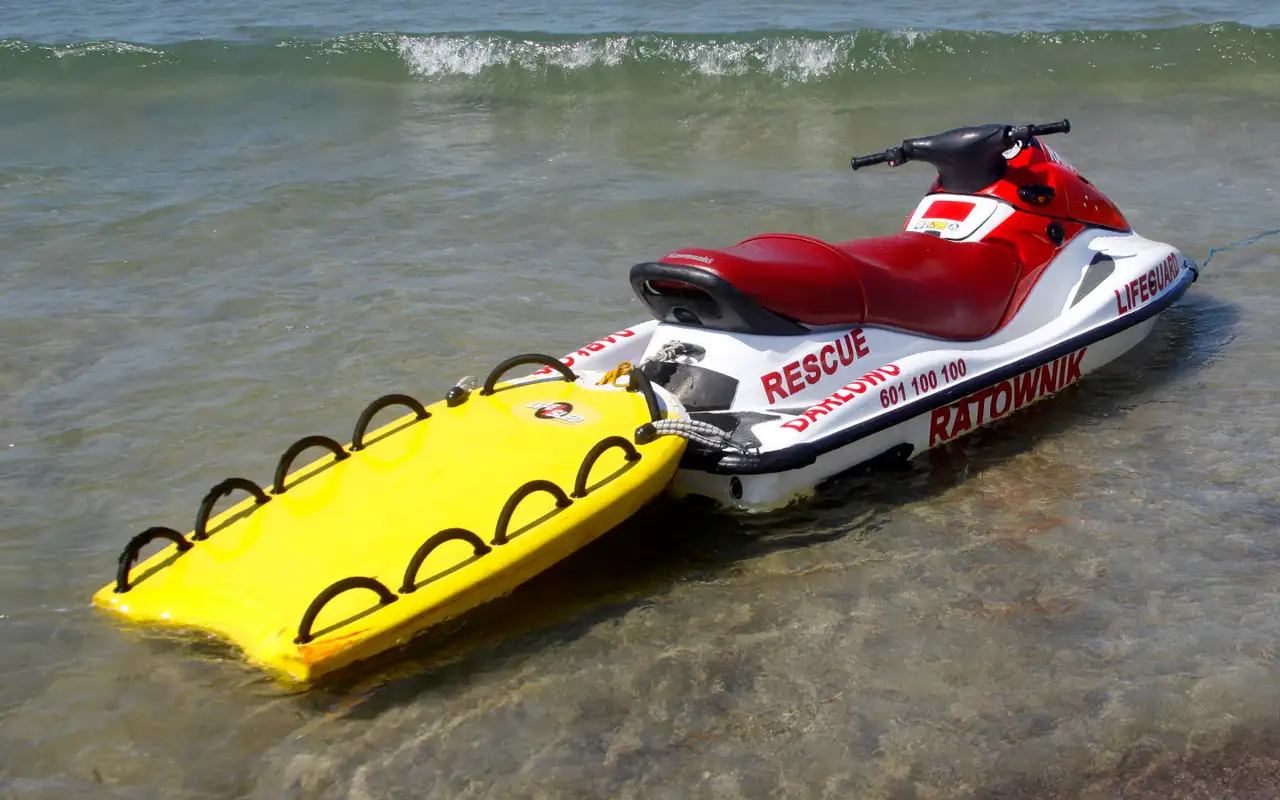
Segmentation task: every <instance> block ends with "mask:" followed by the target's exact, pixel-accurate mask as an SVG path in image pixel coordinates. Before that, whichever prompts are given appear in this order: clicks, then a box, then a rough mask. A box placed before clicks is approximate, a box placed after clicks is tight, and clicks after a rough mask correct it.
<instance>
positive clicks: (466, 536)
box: [400, 528, 493, 594]
mask: <svg viewBox="0 0 1280 800" xmlns="http://www.w3.org/2000/svg"><path fill="white" fill-rule="evenodd" d="M452 541H460V542H466V543H467V544H469V545H471V546H472V547H473V548H474V549H475V551H476V552H475V555H476V557H477V558H479V557H480V556H482V555H485V554H486V553H488V552H489V551H491V550H492V549H493V548H492V547H490V546H489V545H487V544H485V543H484V541H483V540H482V539H481V538H480V537H479V536H476V535H475V534H474V533H472V532H471V531H469V530H466V529H465V528H446V529H445V530H442V531H440V532H439V533H437V534H435V535H434V536H432V537H431V538H430V539H428V540H426V541H425V542H423V543H422V546H421V547H419V548H418V549H417V551H416V552H415V553H414V554H413V558H411V559H409V566H408V567H406V568H405V570H404V583H402V584H401V585H400V594H409V593H411V592H413V591H415V590H416V589H417V588H418V587H417V583H418V570H420V569H422V562H424V561H426V560H427V556H429V555H431V551H433V550H435V549H436V548H437V547H439V546H440V545H442V544H444V543H445V542H452Z"/></svg>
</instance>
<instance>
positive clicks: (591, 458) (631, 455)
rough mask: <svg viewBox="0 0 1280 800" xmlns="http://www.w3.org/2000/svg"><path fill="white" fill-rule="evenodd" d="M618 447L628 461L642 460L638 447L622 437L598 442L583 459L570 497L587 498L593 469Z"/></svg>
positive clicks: (609, 437)
mask: <svg viewBox="0 0 1280 800" xmlns="http://www.w3.org/2000/svg"><path fill="white" fill-rule="evenodd" d="M615 447H618V448H621V449H622V452H623V453H625V454H626V459H627V460H628V461H636V460H638V459H639V458H640V451H639V450H637V449H636V446H635V445H633V444H632V443H631V442H628V441H627V440H626V439H624V438H622V437H621V436H608V437H605V438H604V439H601V440H600V441H598V442H596V445H595V447H592V448H591V449H590V450H588V451H587V455H586V456H585V457H584V458H583V459H582V466H580V467H578V477H577V478H575V479H574V481H573V494H571V495H569V496H570V497H586V496H587V481H588V480H589V479H590V478H591V468H592V467H594V466H595V465H596V462H597V461H599V460H600V456H602V455H604V454H605V453H606V452H608V451H609V450H612V449H613V448H615Z"/></svg>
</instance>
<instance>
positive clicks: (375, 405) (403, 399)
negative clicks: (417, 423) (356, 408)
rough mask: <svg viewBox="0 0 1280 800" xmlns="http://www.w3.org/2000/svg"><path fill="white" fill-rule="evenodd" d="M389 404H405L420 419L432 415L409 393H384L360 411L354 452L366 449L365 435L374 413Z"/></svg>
mask: <svg viewBox="0 0 1280 800" xmlns="http://www.w3.org/2000/svg"><path fill="white" fill-rule="evenodd" d="M388 406H404V407H405V408H407V409H409V410H410V411H412V412H413V413H414V414H416V415H417V417H418V419H419V420H424V419H426V418H427V417H430V416H431V414H430V412H428V411H427V409H426V408H424V407H423V405H422V403H419V402H418V401H417V400H415V399H414V398H412V397H410V396H409V395H407V394H384V395H383V396H382V397H379V398H378V399H377V400H374V401H373V402H372V403H370V404H369V405H367V406H365V409H364V411H361V412H360V418H359V419H357V420H356V427H355V430H354V431H352V433H351V451H352V452H356V451H358V450H363V449H364V436H365V434H366V433H367V432H368V428H369V423H370V422H372V421H373V415H374V414H377V413H378V412H379V411H381V410H382V409H384V408H386V407H388Z"/></svg>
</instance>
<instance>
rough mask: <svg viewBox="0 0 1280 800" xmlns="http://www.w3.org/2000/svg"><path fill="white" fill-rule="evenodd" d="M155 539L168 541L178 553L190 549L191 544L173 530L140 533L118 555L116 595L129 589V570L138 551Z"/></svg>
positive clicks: (161, 528)
mask: <svg viewBox="0 0 1280 800" xmlns="http://www.w3.org/2000/svg"><path fill="white" fill-rule="evenodd" d="M156 539H168V540H169V541H171V542H173V543H174V544H176V545H177V546H178V552H179V553H185V552H187V551H188V550H190V549H191V547H192V544H191V542H188V541H187V540H186V539H184V538H182V534H180V533H178V532H177V531H175V530H174V529H173V528H164V527H160V526H157V527H154V528H147V529H146V530H145V531H143V532H142V533H139V534H138V535H137V536H134V537H133V538H132V539H130V540H129V543H128V544H126V545H125V546H124V552H122V553H121V554H120V561H119V564H118V566H117V567H116V594H123V593H125V592H127V591H129V589H130V588H131V587H130V586H129V568H130V567H132V566H133V562H134V561H137V560H138V551H139V550H141V549H142V548H144V547H146V546H147V545H148V544H150V543H152V542H154V541H155V540H156Z"/></svg>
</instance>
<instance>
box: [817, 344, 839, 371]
mask: <svg viewBox="0 0 1280 800" xmlns="http://www.w3.org/2000/svg"><path fill="white" fill-rule="evenodd" d="M827 356H831V363H830V364H828V363H827ZM818 357H819V358H820V359H822V371H823V372H825V373H827V374H828V375H834V374H835V373H836V349H835V348H834V347H832V346H831V345H829V344H824V345H823V346H822V351H821V353H820V354H819V356H818Z"/></svg>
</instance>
